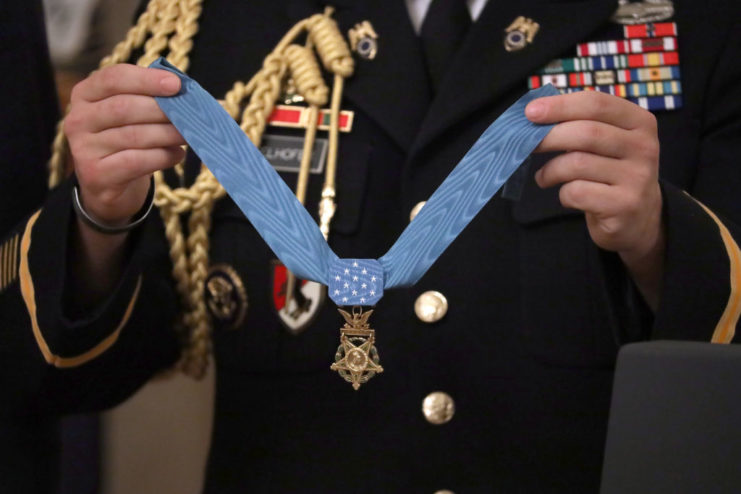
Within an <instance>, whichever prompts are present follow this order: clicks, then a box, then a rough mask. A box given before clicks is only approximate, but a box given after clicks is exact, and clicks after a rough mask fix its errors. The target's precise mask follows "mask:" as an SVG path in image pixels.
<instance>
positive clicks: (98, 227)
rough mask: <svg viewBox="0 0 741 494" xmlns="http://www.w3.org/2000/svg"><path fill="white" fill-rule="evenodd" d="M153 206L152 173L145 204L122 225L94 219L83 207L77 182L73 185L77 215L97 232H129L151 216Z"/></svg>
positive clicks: (73, 200)
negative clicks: (108, 223) (110, 224)
mask: <svg viewBox="0 0 741 494" xmlns="http://www.w3.org/2000/svg"><path fill="white" fill-rule="evenodd" d="M152 206H154V175H152V177H151V180H150V182H149V192H148V193H147V198H146V200H145V201H144V205H143V206H142V207H141V209H140V210H139V211H138V212H137V213H136V214H135V215H134V217H133V218H132V220H131V223H128V224H126V225H122V226H109V225H105V224H103V223H100V222H99V221H96V220H95V219H93V217H92V216H90V215H89V214H88V212H87V211H85V210H84V209H83V208H82V202H81V201H80V192H79V190H78V189H77V183H75V185H74V187H72V208H73V209H74V210H75V214H76V215H77V217H78V218H80V219H81V220H82V221H83V223H85V224H86V225H87V226H89V227H90V228H92V229H93V230H95V231H96V232H100V233H104V234H106V235H116V234H119V233H124V232H128V231H129V230H132V229H134V228H136V227H137V226H139V225H141V224H142V223H143V222H144V220H145V219H147V216H149V212H150V211H151V210H152Z"/></svg>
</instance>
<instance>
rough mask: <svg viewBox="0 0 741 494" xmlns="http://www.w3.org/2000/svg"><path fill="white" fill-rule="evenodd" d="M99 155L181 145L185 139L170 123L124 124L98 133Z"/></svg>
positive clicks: (105, 155) (104, 155)
mask: <svg viewBox="0 0 741 494" xmlns="http://www.w3.org/2000/svg"><path fill="white" fill-rule="evenodd" d="M96 142H97V145H98V146H99V151H100V153H101V154H100V156H102V157H107V156H109V155H111V154H114V153H117V152H119V151H123V150H124V149H151V148H162V147H173V146H182V145H184V144H185V139H183V137H182V136H181V135H180V132H178V131H177V129H176V128H175V126H174V125H172V124H169V123H168V124H139V125H126V126H124V127H116V128H114V129H107V130H104V131H102V132H100V133H98V139H97V140H96Z"/></svg>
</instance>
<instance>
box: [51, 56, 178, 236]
mask: <svg viewBox="0 0 741 494" xmlns="http://www.w3.org/2000/svg"><path fill="white" fill-rule="evenodd" d="M179 89H180V79H179V78H178V77H177V76H176V75H174V74H171V73H169V72H167V71H164V70H158V69H147V68H142V67H137V66H134V65H124V64H121V65H115V66H111V67H107V68H104V69H101V70H99V71H97V72H94V73H93V74H91V75H90V76H89V77H88V78H87V79H85V80H83V81H82V82H80V83H79V84H77V85H76V86H75V87H74V89H73V90H72V95H71V100H70V111H69V113H68V114H67V117H66V118H65V120H64V132H65V134H66V135H67V139H68V141H69V145H70V151H71V154H72V158H73V161H74V166H75V173H76V174H77V178H78V181H79V184H80V186H79V187H80V194H81V199H82V203H83V205H84V207H85V209H86V211H87V212H88V213H89V214H91V215H93V216H94V217H95V218H96V219H98V220H100V221H102V222H104V223H106V224H111V225H115V224H125V223H126V222H127V221H128V220H129V218H131V216H133V215H134V214H136V212H137V211H138V210H139V209H140V208H141V207H142V204H143V203H144V200H145V197H146V195H147V191H148V189H149V176H150V174H151V173H152V172H154V171H156V170H161V169H164V168H167V167H171V166H173V165H174V164H176V163H177V162H178V161H180V160H181V159H182V158H183V154H184V151H183V149H182V148H181V147H180V146H181V145H182V144H185V141H184V140H183V138H182V137H181V136H180V134H179V133H178V131H177V130H176V129H175V127H174V126H173V125H172V124H171V123H170V122H169V121H168V119H167V117H166V116H165V115H164V113H162V111H161V110H160V109H159V106H157V102H156V101H155V100H154V98H153V96H169V95H172V94H175V93H177V92H178V90H179Z"/></svg>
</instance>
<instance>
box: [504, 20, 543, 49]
mask: <svg viewBox="0 0 741 494" xmlns="http://www.w3.org/2000/svg"><path fill="white" fill-rule="evenodd" d="M538 30H540V24H538V23H537V22H535V21H534V20H532V19H530V18H528V17H524V16H519V17H518V18H517V19H515V20H514V21H513V22H512V24H510V25H509V27H508V28H507V29H505V30H504V31H505V34H504V49H505V50H507V51H519V50H522V49H523V48H525V47H526V46H527V45H529V44H530V43H532V42H533V39H535V35H536V34H538Z"/></svg>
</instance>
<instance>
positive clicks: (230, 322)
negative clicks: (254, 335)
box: [204, 264, 247, 329]
mask: <svg viewBox="0 0 741 494" xmlns="http://www.w3.org/2000/svg"><path fill="white" fill-rule="evenodd" d="M205 285H206V286H205V290H204V296H205V298H206V306H207V307H208V311H209V313H210V314H211V317H212V318H213V319H214V320H215V321H217V322H218V323H220V324H221V325H223V327H226V328H228V329H237V328H239V327H240V326H241V325H242V323H243V322H244V317H245V315H246V314H247V292H246V291H245V289H244V284H243V283H242V280H241V279H240V277H239V275H238V274H237V272H236V271H235V270H234V269H233V268H232V267H231V266H229V265H227V264H216V265H214V266H211V269H209V272H208V275H207V276H206V281H205Z"/></svg>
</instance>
